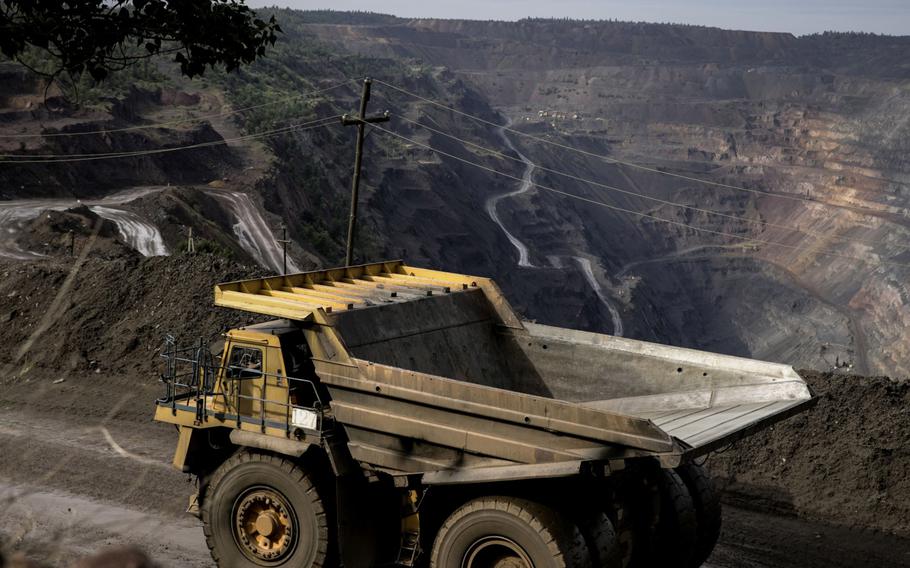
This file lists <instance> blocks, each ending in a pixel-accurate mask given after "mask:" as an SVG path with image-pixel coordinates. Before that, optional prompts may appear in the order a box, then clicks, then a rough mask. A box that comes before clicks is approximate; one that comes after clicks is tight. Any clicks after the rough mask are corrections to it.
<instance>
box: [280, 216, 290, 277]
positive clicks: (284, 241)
mask: <svg viewBox="0 0 910 568" xmlns="http://www.w3.org/2000/svg"><path fill="white" fill-rule="evenodd" d="M278 242H279V243H281V250H282V254H283V255H282V260H281V267H282V268H281V275H282V276H284V275H286V274H287V273H288V243H290V242H291V241H289V240H288V227H287V225H284V224H282V225H281V240H280V241H278Z"/></svg>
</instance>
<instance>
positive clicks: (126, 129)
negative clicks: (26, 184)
mask: <svg viewBox="0 0 910 568" xmlns="http://www.w3.org/2000/svg"><path fill="white" fill-rule="evenodd" d="M351 81H352V79H346V80H344V81H343V82H341V83H337V84H335V85H332V86H331V87H326V88H324V89H319V90H316V91H310V92H308V93H303V94H300V95H295V96H293V97H290V98H284V99H281V100H277V101H271V102H267V103H260V104H256V105H252V106H247V107H243V108H239V109H235V110H231V111H226V112H221V113H218V114H209V115H205V116H199V117H194V118H184V119H181V120H173V121H169V122H158V123H154V124H141V125H137V126H125V127H123V128H111V129H105V130H89V131H85V132H52V133H48V134H0V139H2V138H57V137H65V136H88V135H94V134H110V133H113V132H129V131H133V130H147V129H151V128H161V127H164V126H175V125H178V124H184V123H187V122H202V121H205V120H210V119H212V118H223V117H226V116H233V115H235V114H240V113H244V112H248V111H251V110H256V109H260V108H264V107H267V106H273V105H278V104H283V103H288V102H291V101H295V100H298V99H305V98H311V97H315V96H316V95H321V94H323V93H327V92H329V91H334V90H335V89H338V88H340V87H343V86H345V85H347V84H349V83H351Z"/></svg>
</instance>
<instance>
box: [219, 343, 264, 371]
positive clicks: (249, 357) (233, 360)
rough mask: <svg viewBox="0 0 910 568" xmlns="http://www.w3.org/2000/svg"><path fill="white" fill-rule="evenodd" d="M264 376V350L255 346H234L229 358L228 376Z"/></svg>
mask: <svg viewBox="0 0 910 568" xmlns="http://www.w3.org/2000/svg"><path fill="white" fill-rule="evenodd" d="M261 376H262V350H261V349H256V348H254V347H234V348H232V349H231V356H230V357H229V358H228V364H227V378H229V379H253V378H256V377H261Z"/></svg>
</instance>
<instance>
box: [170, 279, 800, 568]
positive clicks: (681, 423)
mask: <svg viewBox="0 0 910 568" xmlns="http://www.w3.org/2000/svg"><path fill="white" fill-rule="evenodd" d="M214 303H215V305H216V306H222V307H226V308H233V309H236V310H240V311H242V312H245V313H246V314H245V315H246V316H248V317H250V316H255V317H259V318H260V319H261V320H262V321H261V323H256V324H253V325H247V326H244V327H239V328H237V329H233V330H231V331H229V332H228V333H226V334H224V335H223V346H222V347H218V346H216V347H214V348H213V347H211V346H209V345H206V344H205V342H203V341H199V342H197V343H195V344H193V345H190V346H187V347H180V346H178V345H177V344H176V342H175V341H174V340H173V339H172V338H169V339H168V341H167V347H166V349H165V351H164V353H163V356H164V358H165V367H166V368H165V372H164V373H163V374H162V376H161V378H162V381H163V383H164V386H165V391H166V392H165V393H164V395H163V396H162V397H161V398H160V399H158V401H157V405H156V409H155V419H156V420H158V421H161V422H165V423H170V424H174V425H176V426H177V429H178V432H179V434H178V440H177V448H176V452H175V455H174V460H173V464H174V466H175V467H177V468H179V469H180V470H181V471H184V472H187V473H189V474H192V475H193V476H194V479H195V480H196V482H197V486H196V491H194V494H193V496H192V497H191V498H190V500H191V504H190V509H189V510H191V511H193V512H195V513H196V514H197V515H198V516H199V517H200V518H201V519H202V523H203V526H204V532H205V538H206V541H207V543H208V546H209V548H210V549H211V553H212V556H213V558H214V559H215V562H216V564H217V565H218V566H222V567H231V568H236V567H252V566H287V567H295V568H297V567H304V568H310V567H314V568H315V567H325V566H345V567H349V568H360V567H369V566H379V565H399V566H425V565H429V566H431V567H433V568H589V567H610V568H627V567H649V566H661V567H669V566H674V567H676V566H678V567H682V568H689V567H695V566H700V565H701V564H702V563H704V562H705V560H706V559H707V558H708V556H709V555H710V553H711V551H712V549H713V547H714V545H715V543H716V541H717V538H718V534H719V532H720V523H721V510H720V501H719V497H718V494H717V491H716V490H715V488H714V486H713V484H712V481H711V479H710V478H709V476H708V475H707V473H706V471H705V469H704V468H703V467H701V465H699V464H700V463H701V460H702V459H704V458H705V457H706V456H707V455H708V454H709V453H711V452H713V451H715V450H718V449H721V448H725V447H727V446H729V445H730V444H732V443H734V442H736V441H737V440H740V439H742V438H744V437H746V436H748V435H750V434H752V433H754V432H756V431H758V430H761V429H764V428H767V427H768V426H770V425H772V424H774V423H775V422H777V421H780V420H782V419H784V418H786V417H788V416H791V415H793V414H795V413H798V412H800V411H802V410H804V409H806V408H808V407H809V406H810V405H811V404H812V403H813V401H814V398H813V395H812V393H811V392H810V390H809V388H808V387H807V385H806V383H805V382H804V381H803V380H802V379H801V378H800V376H799V375H798V374H797V373H796V372H795V371H794V370H793V369H792V368H791V367H789V366H786V365H780V364H773V363H765V362H760V361H754V360H750V359H744V358H739V357H732V356H725V355H716V354H711V353H705V352H701V351H696V350H691V349H684V348H677V347H668V346H663V345H658V344H654V343H648V342H644V341H636V340H631V339H625V338H620V337H612V336H609V335H603V334H598V333H590V332H585V331H576V330H572V329H562V328H558V327H550V326H547V325H541V324H538V323H533V322H529V321H523V320H522V319H521V318H520V317H519V316H518V315H517V314H516V312H515V311H514V310H513V309H512V307H511V306H510V305H509V303H508V302H507V300H506V298H505V297H504V296H503V294H502V293H501V291H500V290H499V288H498V287H497V286H496V284H495V283H494V282H493V281H492V280H489V279H486V278H479V277H475V276H467V275H463V274H454V273H448V272H440V271H435V270H429V269H423V268H416V267H412V266H408V265H406V264H404V263H403V262H400V261H395V262H382V263H374V264H366V265H361V266H353V267H345V268H337V269H330V270H320V271H314V272H307V273H301V274H293V275H285V276H275V277H270V278H259V279H250V280H243V281H238V282H230V283H225V284H220V285H217V286H216V287H215V301H214ZM249 321H256V320H255V319H253V320H249Z"/></svg>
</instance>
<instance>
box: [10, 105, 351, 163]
mask: <svg viewBox="0 0 910 568" xmlns="http://www.w3.org/2000/svg"><path fill="white" fill-rule="evenodd" d="M338 116H340V115H336V116H332V117H327V118H324V119H318V120H334V119H335V118H338ZM300 118H302V117H300V116H296V117H292V118H289V119H287V120H297V119H300ZM308 124H309V123H304V124H302V125H291V126H283V127H281V128H278V129H273V130H264V131H262V132H253V133H250V134H244V135H241V136H239V137H235V138H231V139H228V141H235V140H242V139H245V138H247V137H250V136H257V135H259V134H265V133H281V132H283V131H285V130H292V129H294V128H296V127H297V126H306V125H308ZM213 142H219V141H214V140H213V141H210V142H199V143H198V144H211V143H213ZM191 146H194V145H191ZM155 150H158V148H156V149H151V150H123V151H120V152H92V153H88V154H0V158H8V159H9V160H10V161H25V160H30V159H35V160H44V159H45V158H47V159H48V160H50V159H52V158H89V157H96V156H97V157H114V156H129V155H139V154H144V153H145V152H151V151H155ZM20 159H21V160H20Z"/></svg>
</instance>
